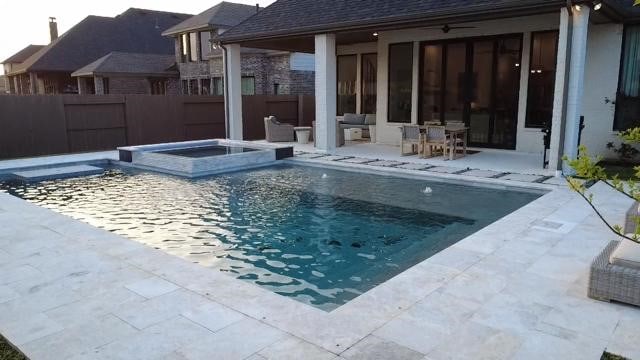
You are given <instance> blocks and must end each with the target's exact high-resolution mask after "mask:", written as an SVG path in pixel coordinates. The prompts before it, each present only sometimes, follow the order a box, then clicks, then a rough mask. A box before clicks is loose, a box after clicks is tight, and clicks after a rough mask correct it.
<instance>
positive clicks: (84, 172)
mask: <svg viewBox="0 0 640 360" xmlns="http://www.w3.org/2000/svg"><path fill="white" fill-rule="evenodd" d="M102 172H104V169H102V168H99V167H96V166H90V165H72V166H60V167H52V168H43V169H35V170H24V171H16V172H14V173H12V174H11V175H13V176H14V177H15V178H17V179H19V180H24V181H41V180H47V179H60V178H69V177H76V176H88V175H96V174H102Z"/></svg>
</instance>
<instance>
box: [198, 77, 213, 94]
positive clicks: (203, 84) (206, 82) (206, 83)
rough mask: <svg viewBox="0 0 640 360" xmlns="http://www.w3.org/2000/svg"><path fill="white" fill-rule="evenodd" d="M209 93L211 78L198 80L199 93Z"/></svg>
mask: <svg viewBox="0 0 640 360" xmlns="http://www.w3.org/2000/svg"><path fill="white" fill-rule="evenodd" d="M210 93H211V79H202V80H200V95H209V94H210Z"/></svg>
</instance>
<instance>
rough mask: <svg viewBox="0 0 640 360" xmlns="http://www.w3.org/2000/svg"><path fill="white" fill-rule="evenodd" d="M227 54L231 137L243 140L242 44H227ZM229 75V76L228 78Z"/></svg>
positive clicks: (226, 88)
mask: <svg viewBox="0 0 640 360" xmlns="http://www.w3.org/2000/svg"><path fill="white" fill-rule="evenodd" d="M226 47H227V56H226V58H225V59H224V61H226V62H227V63H226V64H225V66H226V69H227V74H225V75H226V76H225V79H224V81H225V83H226V84H227V85H226V86H225V91H228V93H227V100H228V102H229V104H228V105H227V108H228V110H229V114H228V115H227V118H228V119H229V124H228V125H229V139H232V140H243V137H242V68H241V62H240V45H238V44H232V45H227V46H226ZM227 77H228V78H227Z"/></svg>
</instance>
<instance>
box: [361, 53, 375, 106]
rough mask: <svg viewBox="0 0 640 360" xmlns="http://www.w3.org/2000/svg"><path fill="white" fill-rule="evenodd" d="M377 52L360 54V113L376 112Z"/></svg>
mask: <svg viewBox="0 0 640 360" xmlns="http://www.w3.org/2000/svg"><path fill="white" fill-rule="evenodd" d="M377 78H378V54H363V55H362V101H361V106H362V111H361V112H362V113H363V114H375V113H376V98H377V92H378V89H377Z"/></svg>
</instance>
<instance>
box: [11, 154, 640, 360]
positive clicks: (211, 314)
mask: <svg viewBox="0 0 640 360" xmlns="http://www.w3.org/2000/svg"><path fill="white" fill-rule="evenodd" d="M294 161H313V160H294ZM335 163H340V162H335ZM341 166H353V167H356V168H359V169H360V168H362V169H360V170H362V171H365V170H363V169H370V168H373V169H374V170H375V171H387V172H388V171H396V172H402V173H407V174H414V176H420V175H424V172H421V171H419V170H407V169H395V168H386V167H384V168H378V167H367V165H358V164H341ZM374 170H371V171H374ZM367 171H369V170H367ZM363 176H366V175H363ZM441 178H442V179H447V181H449V179H460V180H462V181H464V180H468V179H475V178H472V177H466V178H465V177H464V176H463V175H450V174H443V175H441ZM474 181H476V180H474ZM482 181H485V182H490V181H493V182H495V183H496V184H499V185H504V184H505V181H504V180H496V179H484V180H482ZM482 181H480V180H478V182H482ZM531 186H545V185H541V184H531ZM549 189H551V191H552V192H550V193H548V194H546V195H544V196H543V197H541V198H540V199H538V200H536V201H534V202H532V203H531V204H529V205H527V206H525V207H523V208H522V209H520V210H518V211H516V212H514V213H512V214H510V215H508V216H506V217H504V218H503V219H500V220H498V221H497V222H495V223H494V224H492V225H490V226H488V227H486V228H485V229H483V230H481V231H479V232H477V233H475V234H473V235H471V236H469V237H468V238H466V239H463V240H462V241H460V242H458V243H456V244H455V245H453V246H451V247H450V248H448V249H446V250H444V251H442V252H441V253H439V254H437V255H435V256H433V257H431V258H429V259H427V260H425V261H424V262H422V263H420V264H418V265H416V266H414V267H412V268H411V269H409V270H407V271H405V272H403V273H401V274H400V275H398V276H396V277H394V278H393V279H391V280H389V281H387V282H385V283H384V284H382V285H380V286H378V287H376V288H374V289H372V290H371V291H369V292H367V293H365V294H364V295H362V296H360V297H358V298H356V299H354V300H353V301H351V302H349V303H348V304H346V305H344V306H342V307H340V308H338V309H336V310H334V311H332V312H330V313H327V312H323V311H321V310H318V309H316V308H313V307H310V306H307V305H304V304H302V303H299V302H296V301H294V300H291V299H289V298H285V297H282V296H279V295H276V294H274V293H271V292H269V291H267V290H265V289H262V288H260V287H257V286H255V285H253V284H250V283H246V282H243V281H241V280H237V279H234V278H233V277H231V276H228V275H225V274H222V273H219V272H217V271H215V270H212V269H209V268H205V267H202V266H200V265H197V264H192V263H189V262H187V261H184V260H182V259H179V258H177V257H173V256H170V255H167V254H165V253H163V252H161V251H158V250H154V249H152V248H149V247H146V246H144V245H141V244H139V243H136V242H134V241H131V240H128V239H125V238H122V237H120V236H117V235H114V234H112V233H109V232H106V231H103V230H99V229H97V228H94V227H91V226H89V225H87V224H84V223H81V222H78V221H75V220H73V219H70V218H68V217H66V216H63V215H60V214H57V213H54V212H52V211H50V210H47V209H44V208H42V207H38V206H36V205H33V204H30V203H27V202H25V201H23V200H21V199H17V198H14V197H12V196H9V195H7V194H4V193H0V274H2V276H0V333H2V334H3V335H4V336H6V337H7V338H8V339H9V340H10V341H11V342H13V343H14V344H16V345H17V346H18V347H19V348H20V349H21V350H23V351H24V352H25V353H26V354H27V355H28V356H29V357H30V358H31V359H33V360H37V359H61V358H70V359H214V358H215V359H244V358H249V359H300V358H304V359H332V358H344V359H370V358H375V356H376V355H378V356H380V358H393V359H431V360H436V359H479V358H485V359H489V358H491V359H547V358H561V359H598V358H599V356H600V354H601V353H602V351H603V350H604V349H605V348H608V349H609V350H610V351H612V352H616V353H620V354H622V355H626V356H629V357H631V358H638V357H640V345H638V344H639V343H640V341H639V340H640V338H639V337H638V336H639V335H638V332H637V324H638V321H640V309H638V308H634V307H628V306H624V305H619V304H609V303H603V302H598V301H594V300H591V299H588V298H587V297H586V295H585V293H586V291H585V289H586V280H587V275H588V267H589V263H590V261H591V259H592V258H593V257H594V256H595V255H596V254H597V253H598V252H599V251H600V250H601V249H602V248H603V247H604V246H605V245H606V244H607V242H608V241H609V240H610V239H611V238H612V236H611V234H610V233H609V232H608V230H607V229H606V228H605V227H604V226H603V225H602V224H601V223H600V222H599V220H598V219H597V217H596V216H595V215H594V214H593V213H592V212H591V210H590V209H589V207H588V206H587V205H586V204H585V203H584V202H583V201H582V200H581V199H579V198H578V197H577V196H576V195H574V194H572V193H571V192H569V191H568V190H567V189H566V188H565V187H556V186H551V187H549ZM593 191H594V192H596V193H597V194H598V195H599V196H596V201H597V202H598V203H599V205H600V206H601V208H602V209H603V211H604V213H605V214H606V216H607V217H608V218H611V219H613V220H620V221H621V219H623V217H624V213H625V210H626V209H627V208H628V207H629V206H630V202H629V200H628V199H626V198H625V197H623V196H619V195H617V194H615V193H613V191H612V190H611V189H610V188H608V187H607V186H605V185H599V184H597V185H595V186H594V188H593ZM486 206H490V204H487V205H486Z"/></svg>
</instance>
